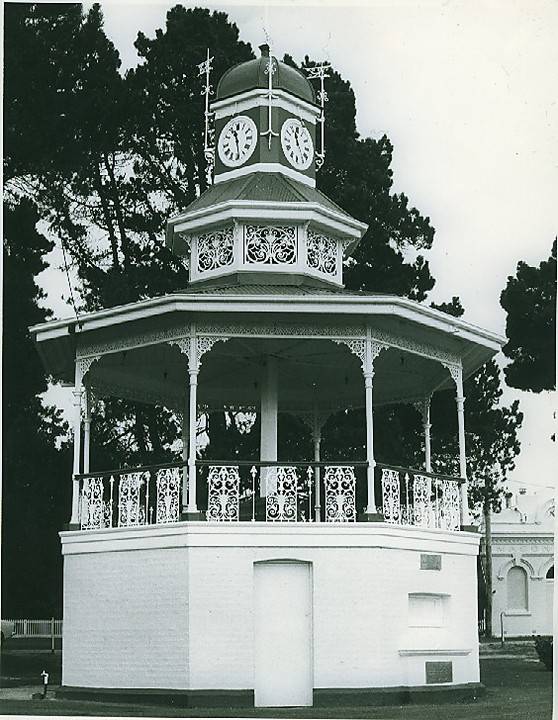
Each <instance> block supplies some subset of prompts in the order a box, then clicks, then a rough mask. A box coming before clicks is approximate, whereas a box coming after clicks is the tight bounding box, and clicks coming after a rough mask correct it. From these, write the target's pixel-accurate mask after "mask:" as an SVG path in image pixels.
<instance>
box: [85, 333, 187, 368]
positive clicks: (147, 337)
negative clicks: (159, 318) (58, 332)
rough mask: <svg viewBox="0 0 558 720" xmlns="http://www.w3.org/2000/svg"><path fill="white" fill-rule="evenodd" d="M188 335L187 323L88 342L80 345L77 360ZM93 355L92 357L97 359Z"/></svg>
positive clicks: (178, 338)
mask: <svg viewBox="0 0 558 720" xmlns="http://www.w3.org/2000/svg"><path fill="white" fill-rule="evenodd" d="M189 335H190V326H189V325H180V326H176V327H170V328H164V329H163V330H147V331H145V332H141V333H137V334H136V335H130V336H129V337H120V338H116V339H114V340H108V341H107V342H99V343H90V344H86V343H84V344H83V345H81V346H80V348H79V350H78V360H89V359H90V358H89V357H88V356H90V355H96V356H98V357H100V356H101V355H107V354H109V353H112V352H120V351H122V350H133V349H134V348H137V347H144V346H145V345H155V344H157V343H160V342H168V341H170V340H181V339H183V338H186V337H188V336H189ZM98 357H95V358H93V359H98Z"/></svg>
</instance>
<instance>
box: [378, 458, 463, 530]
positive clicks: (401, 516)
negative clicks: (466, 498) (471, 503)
mask: <svg viewBox="0 0 558 720" xmlns="http://www.w3.org/2000/svg"><path fill="white" fill-rule="evenodd" d="M381 489H382V500H383V508H382V512H383V516H384V521H385V522H388V523H391V524H394V525H410V526H414V527H422V528H427V529H433V530H452V531H458V530H459V529H460V527H461V493H460V489H459V480H458V479H457V478H455V479H452V478H446V477H437V476H435V475H431V474H428V475H426V474H424V473H418V472H414V471H412V470H401V469H396V468H386V467H384V468H382V469H381Z"/></svg>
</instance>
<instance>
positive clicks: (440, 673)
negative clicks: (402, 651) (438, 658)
mask: <svg viewBox="0 0 558 720" xmlns="http://www.w3.org/2000/svg"><path fill="white" fill-rule="evenodd" d="M424 665H425V668H426V684H427V685H435V684H437V683H450V682H452V681H453V663H452V662H427V663H424Z"/></svg>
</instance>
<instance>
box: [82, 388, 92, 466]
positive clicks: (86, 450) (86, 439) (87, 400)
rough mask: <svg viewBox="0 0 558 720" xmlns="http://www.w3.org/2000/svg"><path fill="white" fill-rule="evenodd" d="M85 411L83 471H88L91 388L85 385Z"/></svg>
mask: <svg viewBox="0 0 558 720" xmlns="http://www.w3.org/2000/svg"><path fill="white" fill-rule="evenodd" d="M84 396H85V413H84V418H83V472H84V473H88V472H89V469H90V458H91V390H90V389H89V387H88V386H85V393H84Z"/></svg>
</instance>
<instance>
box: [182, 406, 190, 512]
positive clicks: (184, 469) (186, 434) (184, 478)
mask: <svg viewBox="0 0 558 720" xmlns="http://www.w3.org/2000/svg"><path fill="white" fill-rule="evenodd" d="M189 403H190V396H189V395H186V396H185V398H184V408H183V410H182V428H181V429H182V460H183V462H185V463H187V462H188V457H189V455H188V437H189V434H190V427H189V422H188V417H189V414H190V413H189ZM187 509H188V466H187V465H184V466H183V467H182V512H186V511H187Z"/></svg>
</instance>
